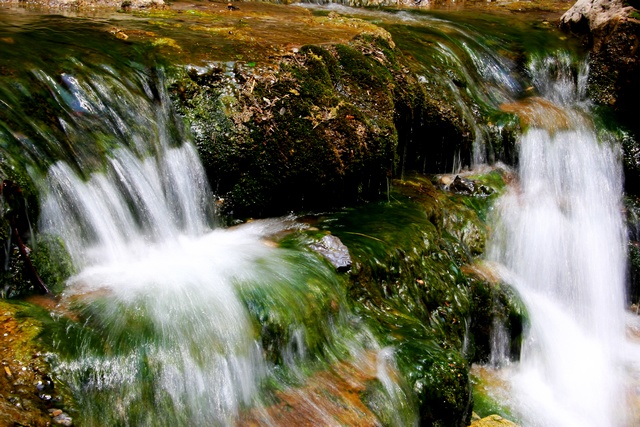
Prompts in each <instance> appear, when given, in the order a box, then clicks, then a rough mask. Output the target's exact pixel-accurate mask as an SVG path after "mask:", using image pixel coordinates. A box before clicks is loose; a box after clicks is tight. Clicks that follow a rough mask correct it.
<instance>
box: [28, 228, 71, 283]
mask: <svg viewBox="0 0 640 427" xmlns="http://www.w3.org/2000/svg"><path fill="white" fill-rule="evenodd" d="M31 261H32V262H33V266H34V267H35V269H36V271H37V272H38V274H39V275H40V278H41V279H42V281H43V282H44V283H45V284H46V285H47V287H48V288H49V290H51V291H52V292H53V293H54V294H57V293H60V292H62V291H63V290H64V286H65V282H66V280H67V279H68V278H69V277H70V276H71V275H72V274H73V273H74V268H73V264H72V262H71V257H70V256H69V253H68V252H67V250H66V248H65V246H64V243H63V242H62V240H61V239H60V238H58V237H54V236H49V235H40V236H38V239H37V242H36V244H35V245H34V250H33V252H32V254H31Z"/></svg>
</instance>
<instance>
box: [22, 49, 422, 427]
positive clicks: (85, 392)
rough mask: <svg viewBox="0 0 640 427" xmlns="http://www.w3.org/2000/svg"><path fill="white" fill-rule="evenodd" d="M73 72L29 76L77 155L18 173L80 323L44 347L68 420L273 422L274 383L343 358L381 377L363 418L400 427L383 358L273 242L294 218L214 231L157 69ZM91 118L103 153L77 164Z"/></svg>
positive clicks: (297, 380)
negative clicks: (34, 194)
mask: <svg viewBox="0 0 640 427" xmlns="http://www.w3.org/2000/svg"><path fill="white" fill-rule="evenodd" d="M76 63H77V65H78V66H79V67H78V68H79V70H78V73H77V74H74V73H71V72H70V73H66V74H65V75H64V76H62V78H55V77H51V76H50V75H48V74H47V73H45V72H44V71H40V72H38V73H36V74H35V76H36V78H37V79H38V81H39V82H40V83H42V84H44V85H45V86H46V87H47V88H49V89H50V91H51V93H52V94H54V96H55V97H56V100H57V101H58V102H59V104H58V105H59V106H60V114H61V118H60V121H64V123H65V131H66V132H67V133H68V134H69V135H72V136H73V137H74V141H73V142H74V146H73V150H70V151H72V152H73V153H76V154H77V155H78V157H74V156H73V155H71V156H67V157H65V156H61V155H56V156H52V157H53V159H52V161H51V163H50V165H48V167H47V168H46V169H47V171H46V175H45V176H44V177H43V178H41V177H40V175H39V173H37V172H34V173H33V179H34V182H36V184H37V186H38V187H39V196H40V207H41V212H40V219H39V221H40V224H39V230H40V232H41V233H43V234H49V235H53V236H55V238H57V239H59V240H61V241H62V242H63V243H64V247H65V248H66V250H67V252H68V254H69V256H70V258H71V261H72V262H73V265H74V268H75V271H76V272H77V273H76V274H75V275H73V276H72V277H71V278H70V279H68V280H67V283H66V287H65V289H64V293H63V295H61V303H60V304H61V306H63V307H70V308H71V310H69V311H70V312H73V313H76V314H75V315H77V316H78V317H80V318H81V319H82V322H81V323H70V324H69V325H68V327H66V329H65V330H64V332H63V333H62V334H61V335H60V336H56V337H55V338H54V340H55V341H56V343H57V347H58V348H57V350H58V352H59V355H58V356H56V357H55V358H54V360H52V362H53V364H54V365H55V367H56V370H57V372H58V373H59V375H60V376H61V378H63V379H64V381H65V382H66V383H68V384H69V386H70V387H71V389H72V391H73V393H74V398H75V399H76V401H77V403H78V407H79V408H81V411H82V413H81V414H80V419H81V423H82V425H88V426H91V425H96V426H102V425H154V426H156V425H167V426H169V425H216V426H222V425H237V424H242V423H243V420H245V421H246V422H248V423H249V424H251V423H257V424H270V423H274V424H278V422H276V421H274V420H273V417H274V415H273V414H272V413H271V412H270V411H274V410H270V405H275V403H274V400H275V398H274V397H273V393H275V391H274V389H275V390H278V389H286V388H289V387H290V386H293V387H294V388H295V387H299V386H300V384H303V383H304V382H305V378H306V377H308V376H309V374H310V372H312V371H313V369H319V368H323V369H326V370H330V369H331V368H330V365H331V363H333V362H335V361H338V360H340V361H344V362H343V363H351V361H353V367H352V368H350V369H351V371H350V372H351V373H350V374H349V375H352V377H353V378H355V379H354V381H362V379H361V378H369V379H371V380H373V379H379V381H380V382H381V384H382V387H381V390H379V391H376V392H372V393H371V396H369V397H368V398H370V399H371V401H372V402H376V401H377V400H380V403H377V404H375V405H376V410H377V411H380V413H376V414H375V415H374V414H373V413H370V414H368V415H366V416H369V417H372V418H373V419H375V417H376V416H378V415H384V414H387V413H388V414H391V415H389V419H391V420H393V421H391V424H393V425H398V426H400V425H411V424H412V423H414V421H412V420H411V419H412V418H414V417H415V415H414V413H413V409H412V408H410V407H409V405H407V403H406V402H407V401H408V398H407V395H406V393H405V391H404V390H403V389H402V388H401V387H400V386H399V383H398V381H397V368H396V367H395V365H394V361H393V356H392V355H393V352H392V351H390V350H389V349H383V348H380V346H379V345H378V343H377V342H376V339H375V338H374V337H373V335H372V334H371V333H370V332H369V331H368V329H367V328H366V327H365V326H364V325H362V324H361V322H359V320H358V319H357V318H355V317H354V316H353V315H351V314H350V313H349V312H348V310H347V309H346V307H347V304H346V302H345V295H344V290H343V288H342V287H341V286H342V285H341V283H340V281H339V279H338V276H337V274H336V273H335V271H333V270H332V269H331V268H330V267H329V266H327V265H326V263H324V262H323V261H322V260H321V259H320V258H319V257H318V256H317V255H315V254H313V253H312V252H310V251H309V250H299V249H298V250H295V249H284V248H280V247H277V245H276V244H275V243H274V242H273V236H275V235H277V234H279V233H283V232H285V231H291V230H296V229H302V228H304V227H305V226H304V225H303V224H301V223H297V222H296V221H295V220H294V219H293V218H288V217H287V218H282V219H271V220H262V221H254V222H250V223H247V224H244V225H241V226H236V227H232V228H228V229H223V228H219V227H216V223H217V220H216V214H215V202H216V199H215V197H214V195H213V193H212V191H211V189H210V188H209V185H208V182H207V178H206V175H205V172H204V169H203V167H202V165H201V162H200V160H199V157H198V154H197V150H196V148H195V147H194V146H193V144H192V143H191V141H189V139H188V138H185V140H176V139H175V136H176V135H177V136H181V135H184V133H185V132H183V131H181V130H180V129H176V127H179V123H180V119H179V118H177V117H176V116H175V114H173V113H172V111H171V108H170V103H169V101H168V95H167V93H166V89H165V88H164V85H165V84H164V81H163V80H162V79H163V75H162V73H161V72H157V73H142V72H137V71H136V69H137V68H140V67H134V69H133V70H128V69H126V68H125V69H124V70H122V71H116V70H115V69H113V68H109V67H102V68H103V71H106V72H105V73H103V74H101V73H98V74H97V75H93V74H92V73H93V72H94V71H95V69H94V70H92V71H90V72H87V71H86V68H87V67H86V66H85V65H84V64H82V63H81V62H80V61H77V62H76ZM156 79H159V80H160V81H159V82H158V81H156ZM60 81H62V82H63V83H62V84H61V83H59V82H60ZM63 95H64V96H63ZM121 102H125V103H126V105H122V104H121ZM79 106H81V108H82V111H80V112H79V111H78V108H80V107H79ZM97 117H103V118H105V117H106V119H105V122H106V123H102V124H101V126H100V128H101V130H102V131H103V132H104V134H102V137H103V138H105V139H108V140H110V145H111V147H110V149H109V150H108V151H107V152H105V153H103V154H102V155H101V156H95V155H93V154H92V155H91V156H86V155H84V152H83V151H82V150H89V151H90V150H92V149H93V146H92V144H86V143H84V144H83V143H82V137H83V136H84V137H85V138H86V140H87V141H92V142H93V138H92V137H93V136H95V131H96V125H95V120H96V118H97ZM63 118H64V119H63ZM145 124H146V125H145ZM105 134H106V135H108V136H106V137H105V136H104V135H105ZM47 142H48V143H50V144H51V145H55V143H56V141H55V140H53V141H47ZM60 157H62V158H60ZM96 157H97V158H98V160H96ZM53 160H55V161H53ZM91 165H93V168H91V167H90V166H91ZM38 166H41V165H38ZM78 166H80V167H78ZM34 169H38V168H34ZM323 361H324V362H323ZM323 363H324V364H323ZM342 369H343V370H344V369H345V368H342ZM333 375H334V376H335V377H336V378H341V375H343V374H341V373H340V372H337V373H334V374H333ZM345 375H346V374H345ZM358 375H359V377H358ZM325 377H326V378H329V380H326V381H328V382H330V381H331V378H332V377H331V375H330V374H325ZM346 378H349V376H348V375H347V376H346ZM357 378H360V379H357ZM335 381H338V380H335ZM349 381H351V380H349ZM317 383H318V380H316V384H317ZM311 392H312V391H311ZM311 392H310V391H306V392H305V391H304V390H300V391H294V392H290V393H291V394H292V395H294V396H297V397H296V399H298V400H299V403H298V405H296V411H299V412H301V413H304V414H305V417H306V419H307V421H308V422H310V423H314V422H320V421H319V420H324V421H326V422H329V421H328V420H330V419H331V417H333V416H334V414H333V413H330V411H331V410H334V411H336V412H337V411H338V410H342V411H345V412H348V411H349V410H352V409H351V408H347V409H346V410H345V409H344V408H342V409H335V408H339V405H338V404H336V403H335V402H333V403H331V402H332V401H331V400H330V399H325V400H327V402H329V403H326V402H324V403H323V402H321V401H320V402H318V401H316V396H311V395H305V393H307V394H308V393H311ZM345 393H346V392H345ZM378 395H380V396H382V397H380V396H378ZM377 396H378V397H377ZM338 401H339V400H338ZM329 404H332V405H333V406H332V407H331V406H330V405H329ZM298 406H299V407H298ZM302 407H305V408H306V409H301V408H302ZM400 407H404V408H405V409H404V412H402V411H398V408H400ZM327 408H329V409H327ZM332 408H333V409H332ZM383 413H384V414H383ZM276 415H278V416H279V417H280V418H283V417H282V416H281V415H280V414H276ZM284 418H285V420H284V421H282V420H280V421H279V422H280V423H282V422H285V423H286V422H287V421H286V417H284ZM314 420H315V421H314ZM331 422H334V421H331ZM323 423H324V422H323Z"/></svg>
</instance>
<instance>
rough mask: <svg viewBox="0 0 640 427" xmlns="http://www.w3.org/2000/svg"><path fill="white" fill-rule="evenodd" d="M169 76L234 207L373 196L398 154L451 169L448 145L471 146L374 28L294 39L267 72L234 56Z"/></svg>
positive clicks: (252, 210)
mask: <svg viewBox="0 0 640 427" xmlns="http://www.w3.org/2000/svg"><path fill="white" fill-rule="evenodd" d="M174 76H175V77H174V81H173V83H172V84H171V92H172V94H173V97H174V100H175V103H176V105H177V108H178V110H179V112H180V113H181V114H183V115H184V116H185V118H186V119H187V121H188V122H189V123H190V125H191V129H192V133H193V134H194V137H195V141H196V144H197V147H198V150H199V152H200V155H201V157H202V159H203V162H204V164H205V168H206V170H207V173H208V175H209V178H210V181H211V184H212V187H213V189H214V191H215V192H216V194H217V195H218V196H219V197H221V198H222V199H223V200H224V204H223V206H225V208H226V209H227V210H229V211H230V210H233V211H234V213H235V214H239V215H272V214H276V213H282V212H286V211H291V210H312V209H326V208H330V207H336V206H342V205H345V204H353V203H354V202H356V201H362V200H370V199H375V198H378V197H379V195H380V194H382V193H384V192H385V191H386V189H387V187H388V185H389V179H390V178H391V177H392V176H394V175H396V174H398V173H399V171H400V167H399V164H398V158H399V153H400V152H402V154H403V156H404V162H405V164H403V167H409V168H413V166H415V165H414V161H413V159H416V161H419V162H420V163H421V164H425V163H427V164H428V165H429V170H430V171H434V170H435V171H437V170H443V169H445V168H447V169H449V168H450V167H451V161H452V160H451V159H453V158H454V153H455V152H461V151H462V152H463V153H464V154H463V156H466V157H467V158H468V157H469V155H470V154H469V153H470V150H471V143H470V132H469V130H468V128H467V125H466V124H465V121H464V120H462V119H461V118H460V117H459V113H458V112H456V109H455V108H454V107H452V106H451V104H450V103H449V102H448V101H447V100H446V99H445V98H446V96H443V95H442V94H443V93H444V92H445V91H444V89H443V88H437V87H431V86H429V85H426V84H424V82H421V81H420V80H419V78H418V76H416V75H415V74H413V73H412V72H411V71H410V68H409V66H408V65H407V60H406V59H405V58H404V57H403V55H402V54H401V52H399V51H398V50H397V49H395V47H394V43H393V41H392V40H391V39H390V36H389V34H388V33H386V32H384V30H381V29H379V31H378V33H376V34H363V35H360V36H357V37H356V38H354V39H353V40H352V41H351V42H350V43H348V44H333V45H327V46H311V45H308V46H303V47H302V48H300V49H299V50H298V49H296V50H295V51H292V52H291V53H290V54H288V55H285V56H283V57H281V58H280V59H279V61H278V64H277V66H274V67H273V68H272V69H270V70H265V69H261V70H256V69H254V68H253V67H248V66H246V64H245V66H242V65H240V64H236V65H235V67H234V68H233V69H228V68H225V67H222V66H221V67H217V68H216V67H213V68H210V69H207V70H206V71H203V70H201V69H200V70H196V69H191V70H190V71H188V70H182V69H178V70H176V73H175V74H174ZM436 130H437V132H438V135H439V136H438V137H436V136H433V135H431V136H433V137H430V138H426V139H425V138H422V137H421V136H420V135H423V134H424V133H433V132H436ZM423 136H424V135H423ZM400 141H402V142H400ZM431 142H433V143H434V144H436V146H433V145H432V144H431ZM445 158H446V159H447V160H446V161H444V159H445ZM407 162H408V163H407ZM409 163H410V164H409Z"/></svg>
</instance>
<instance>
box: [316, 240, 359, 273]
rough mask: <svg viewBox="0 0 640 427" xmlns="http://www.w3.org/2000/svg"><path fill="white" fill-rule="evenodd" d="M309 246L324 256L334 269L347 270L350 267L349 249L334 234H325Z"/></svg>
mask: <svg viewBox="0 0 640 427" xmlns="http://www.w3.org/2000/svg"><path fill="white" fill-rule="evenodd" d="M310 247H311V249H313V250H314V251H316V252H318V253H319V254H320V255H322V256H323V257H325V258H326V259H327V261H329V262H330V263H331V265H333V266H334V267H335V268H336V270H338V271H348V270H349V269H350V268H351V256H350V255H349V249H348V248H347V247H346V246H345V245H344V243H342V241H341V240H340V239H339V238H337V237H336V236H334V235H332V234H327V235H326V236H324V237H323V238H322V239H321V240H320V241H319V242H317V243H313V244H311V246H310Z"/></svg>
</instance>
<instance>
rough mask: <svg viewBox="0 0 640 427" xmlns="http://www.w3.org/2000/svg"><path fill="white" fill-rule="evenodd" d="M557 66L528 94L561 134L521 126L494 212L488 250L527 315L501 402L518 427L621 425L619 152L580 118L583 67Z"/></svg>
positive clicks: (542, 65) (541, 67)
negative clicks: (542, 101)
mask: <svg viewBox="0 0 640 427" xmlns="http://www.w3.org/2000/svg"><path fill="white" fill-rule="evenodd" d="M568 65H569V61H568V59H567V58H566V57H564V56H562V55H560V56H558V57H556V58H547V59H545V60H544V61H540V62H538V63H534V64H533V66H532V75H533V77H534V79H533V80H534V83H535V84H536V88H537V89H538V91H539V92H540V93H541V94H542V95H543V96H544V97H545V98H546V99H548V100H551V101H553V102H554V103H555V105H556V107H560V108H562V111H563V115H564V119H565V121H566V123H568V126H567V127H566V128H564V126H560V127H559V128H558V129H547V128H541V127H536V126H532V127H531V128H529V129H528V130H527V131H526V133H525V134H524V135H523V136H522V137H521V139H520V165H519V178H520V179H519V182H518V183H517V184H515V185H512V186H511V188H510V189H509V190H508V192H507V193H506V194H505V195H504V196H503V197H502V198H501V199H500V201H499V203H498V205H497V223H496V230H495V233H494V236H493V239H492V243H491V245H490V250H489V258H490V259H492V260H494V261H497V262H498V263H499V264H501V265H502V268H503V279H505V280H506V281H507V282H508V283H510V284H511V285H513V286H514V287H515V288H516V289H517V291H518V292H519V294H520V296H521V297H522V299H523V301H524V303H525V305H526V307H527V311H528V313H529V327H528V330H527V331H526V332H527V335H526V339H525V342H524V343H523V346H522V356H521V361H520V363H519V365H517V366H516V367H515V368H514V371H515V372H514V373H513V374H512V375H513V377H512V378H511V395H512V400H513V401H512V402H511V404H513V406H514V408H515V411H516V413H517V414H519V416H520V417H521V418H522V420H521V421H522V424H523V425H524V426H540V427H542V426H544V427H571V426H576V427H578V426H580V427H587V426H593V427H615V426H623V425H625V423H626V415H625V413H626V412H627V402H626V400H625V389H624V381H625V379H624V376H623V371H624V368H625V366H624V364H625V359H626V358H627V357H628V355H627V354H625V353H626V352H627V349H628V346H627V344H626V343H625V322H624V311H623V308H624V280H625V247H626V237H625V236H626V233H625V227H624V223H623V216H622V203H621V195H622V172H621V166H620V159H619V157H620V156H619V152H618V148H617V147H616V146H615V145H614V144H612V143H611V142H610V141H599V140H598V138H597V136H596V133H595V130H594V128H593V124H592V123H591V122H590V121H589V120H588V119H587V118H586V116H587V110H585V105H584V98H583V96H584V86H583V85H584V82H585V80H586V79H585V77H586V74H585V73H586V70H585V69H583V70H581V72H580V73H579V74H578V77H577V78H573V77H572V73H571V72H570V70H569V68H568ZM552 70H553V71H552ZM540 108H544V107H540ZM540 114H546V113H545V112H544V111H541V112H540ZM549 114H551V113H549ZM553 114H554V117H556V118H557V112H555V113H553Z"/></svg>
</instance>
